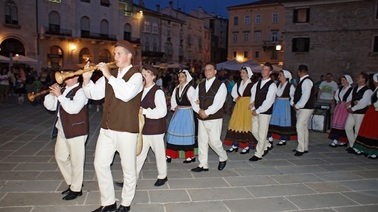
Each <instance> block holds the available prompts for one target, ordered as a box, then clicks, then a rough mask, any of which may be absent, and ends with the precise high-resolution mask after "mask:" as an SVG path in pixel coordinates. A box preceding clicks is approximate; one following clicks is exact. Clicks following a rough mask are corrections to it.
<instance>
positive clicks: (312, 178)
mask: <svg viewBox="0 0 378 212" xmlns="http://www.w3.org/2000/svg"><path fill="white" fill-rule="evenodd" d="M271 178H272V179H274V180H276V181H277V182H279V183H281V184H288V183H308V182H321V181H323V180H322V179H320V178H319V177H317V176H316V175H315V174H292V175H281V176H271Z"/></svg>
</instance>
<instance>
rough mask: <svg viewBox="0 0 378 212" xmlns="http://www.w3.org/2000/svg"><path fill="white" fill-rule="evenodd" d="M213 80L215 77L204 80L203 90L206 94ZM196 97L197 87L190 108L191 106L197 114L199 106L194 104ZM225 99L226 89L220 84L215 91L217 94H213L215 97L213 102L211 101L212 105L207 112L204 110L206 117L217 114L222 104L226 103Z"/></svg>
mask: <svg viewBox="0 0 378 212" xmlns="http://www.w3.org/2000/svg"><path fill="white" fill-rule="evenodd" d="M214 80H215V77H213V78H211V79H209V80H207V79H206V80H205V89H206V92H207V91H208V90H209V89H210V87H211V85H212V84H213V82H214ZM198 96H199V86H197V87H196V91H195V92H194V96H193V102H192V106H193V110H194V111H195V112H196V113H198V111H199V110H200V107H199V104H196V103H195V102H196V101H197V100H198ZM226 97H227V88H226V86H225V85H224V83H222V84H221V85H220V87H219V89H218V91H217V93H216V94H215V97H214V101H213V104H212V105H210V106H209V107H208V108H207V110H205V113H206V115H208V116H209V115H212V114H214V113H216V112H218V110H220V109H221V108H222V107H223V105H224V102H225V101H226Z"/></svg>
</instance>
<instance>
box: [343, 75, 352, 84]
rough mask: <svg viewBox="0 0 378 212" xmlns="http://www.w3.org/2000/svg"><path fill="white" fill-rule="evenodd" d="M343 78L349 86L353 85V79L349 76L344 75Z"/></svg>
mask: <svg viewBox="0 0 378 212" xmlns="http://www.w3.org/2000/svg"><path fill="white" fill-rule="evenodd" d="M344 77H345V79H346V81H347V82H348V84H349V85H351V84H353V79H352V77H351V76H349V75H348V74H345V75H344Z"/></svg>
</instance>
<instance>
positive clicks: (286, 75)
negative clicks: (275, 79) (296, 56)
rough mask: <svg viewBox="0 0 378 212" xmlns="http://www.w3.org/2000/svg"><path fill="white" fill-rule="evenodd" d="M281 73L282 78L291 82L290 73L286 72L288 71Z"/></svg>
mask: <svg viewBox="0 0 378 212" xmlns="http://www.w3.org/2000/svg"><path fill="white" fill-rule="evenodd" d="M282 72H283V75H284V77H285V78H286V79H289V81H291V78H293V77H292V76H291V73H290V71H288V70H282Z"/></svg>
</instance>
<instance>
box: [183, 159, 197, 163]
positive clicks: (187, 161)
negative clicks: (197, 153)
mask: <svg viewBox="0 0 378 212" xmlns="http://www.w3.org/2000/svg"><path fill="white" fill-rule="evenodd" d="M194 162H196V158H190V160H184V161H183V163H194Z"/></svg>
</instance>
